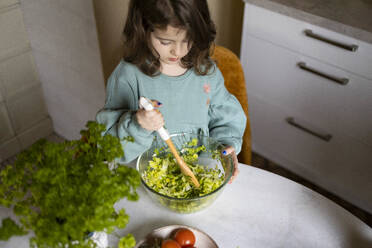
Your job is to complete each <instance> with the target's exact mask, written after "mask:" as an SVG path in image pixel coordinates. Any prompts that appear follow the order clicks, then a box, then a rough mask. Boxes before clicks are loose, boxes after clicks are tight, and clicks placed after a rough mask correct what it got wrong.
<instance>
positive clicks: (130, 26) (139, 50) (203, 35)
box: [123, 0, 216, 76]
mask: <svg viewBox="0 0 372 248" xmlns="http://www.w3.org/2000/svg"><path fill="white" fill-rule="evenodd" d="M168 25H171V26H173V27H178V28H182V29H185V30H186V32H187V38H188V40H189V42H190V44H191V49H190V51H189V52H188V54H187V55H186V56H185V57H183V58H182V60H181V63H182V65H183V66H185V67H186V68H192V67H194V70H195V72H196V73H197V74H199V75H205V74H207V73H208V72H209V69H211V67H212V66H213V63H212V61H211V59H210V53H209V51H210V48H211V45H212V44H213V41H214V39H215V37H216V28H215V25H214V23H213V21H212V20H211V18H210V14H209V9H208V3H207V1H206V0H131V1H130V3H129V10H128V17H127V20H126V23H125V26H124V31H123V34H124V38H125V43H124V60H125V61H127V62H130V63H133V64H135V65H137V66H138V67H139V68H140V70H141V71H142V72H143V73H145V74H147V75H149V76H153V75H156V74H157V73H159V69H160V62H159V59H158V58H157V57H156V56H154V54H153V52H152V45H151V42H150V34H151V32H153V31H154V29H155V28H159V29H165V28H166V27H167V26H168Z"/></svg>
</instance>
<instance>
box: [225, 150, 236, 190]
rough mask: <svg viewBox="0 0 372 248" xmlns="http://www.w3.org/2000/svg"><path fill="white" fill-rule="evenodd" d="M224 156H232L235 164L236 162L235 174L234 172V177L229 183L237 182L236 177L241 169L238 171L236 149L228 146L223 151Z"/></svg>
mask: <svg viewBox="0 0 372 248" xmlns="http://www.w3.org/2000/svg"><path fill="white" fill-rule="evenodd" d="M222 154H223V155H229V154H231V156H232V159H233V162H234V172H233V175H232V177H231V178H230V181H229V183H232V182H233V181H234V180H235V178H236V176H237V175H238V174H239V169H238V164H239V162H238V157H237V156H236V153H235V148H234V147H232V146H228V147H226V148H225V149H224V150H223V151H222Z"/></svg>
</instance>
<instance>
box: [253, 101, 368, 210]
mask: <svg viewBox="0 0 372 248" xmlns="http://www.w3.org/2000/svg"><path fill="white" fill-rule="evenodd" d="M248 99H249V110H250V113H249V114H250V120H251V128H252V141H253V142H252V144H253V149H254V150H255V151H256V152H258V153H260V154H262V155H263V156H265V157H267V158H270V159H271V160H273V161H275V162H277V163H278V164H280V165H282V166H284V167H286V168H287V169H289V170H290V171H293V172H294V173H296V174H298V175H300V176H302V177H304V178H306V179H308V180H309V181H311V182H314V183H315V184H317V185H319V186H320V187H323V188H325V189H327V190H329V191H330V192H333V193H335V194H336V195H339V196H342V197H343V198H344V199H346V200H348V201H350V202H352V203H353V204H355V205H357V206H359V207H361V208H363V209H365V210H367V211H369V212H372V194H371V192H372V180H371V177H370V175H371V174H372V167H371V164H372V157H371V156H370V154H371V149H370V147H368V146H366V145H363V144H362V143H360V142H357V141H355V140H354V139H348V138H346V137H345V136H333V137H332V139H331V140H330V141H329V142H326V141H324V140H322V139H319V138H318V137H316V136H314V135H312V134H309V133H307V132H304V131H303V130H301V129H299V128H296V127H294V126H292V125H290V124H288V122H286V118H287V117H294V119H295V120H296V121H298V122H299V123H301V124H305V125H313V124H311V123H307V122H306V121H305V122H304V121H303V120H301V118H297V116H296V113H295V112H293V111H291V110H289V109H285V108H280V107H278V106H275V105H271V104H269V103H267V102H266V99H261V98H260V97H257V96H255V95H251V94H249V95H248Z"/></svg>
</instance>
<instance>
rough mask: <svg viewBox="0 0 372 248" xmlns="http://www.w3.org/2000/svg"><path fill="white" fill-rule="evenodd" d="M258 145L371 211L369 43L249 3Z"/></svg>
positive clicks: (247, 61)
mask: <svg viewBox="0 0 372 248" xmlns="http://www.w3.org/2000/svg"><path fill="white" fill-rule="evenodd" d="M241 62H242V65H243V68H244V72H245V77H246V84H247V92H248V102H249V114H250V119H251V122H252V124H251V125H252V147H253V150H254V151H255V152H257V153H259V154H262V155H263V156H265V157H267V158H268V159H270V160H273V161H274V162H276V163H278V164H280V165H282V166H283V167H285V168H287V169H289V170H290V171H292V172H294V173H296V174H298V175H300V176H302V177H304V178H306V179H308V180H309V181H311V182H313V183H315V184H317V185H318V186H320V187H322V188H324V189H326V190H328V191H330V192H332V193H334V194H336V195H339V196H341V197H342V198H343V199H346V200H347V201H349V202H351V203H353V204H355V205H357V206H359V207H361V208H363V209H365V210H367V211H368V212H371V213H372V194H371V192H372V156H371V153H372V44H371V43H368V42H364V41H361V40H358V39H356V38H353V37H350V36H346V35H345V34H341V33H337V32H334V31H331V30H328V29H326V28H324V27H319V26H316V25H314V24H310V23H307V22H305V21H303V20H299V19H295V18H293V17H290V16H287V15H284V14H280V13H277V12H274V11H272V10H269V9H266V8H264V7H260V6H257V5H254V4H251V3H249V2H248V1H247V2H246V3H245V12H244V24H243V34H242V44H241Z"/></svg>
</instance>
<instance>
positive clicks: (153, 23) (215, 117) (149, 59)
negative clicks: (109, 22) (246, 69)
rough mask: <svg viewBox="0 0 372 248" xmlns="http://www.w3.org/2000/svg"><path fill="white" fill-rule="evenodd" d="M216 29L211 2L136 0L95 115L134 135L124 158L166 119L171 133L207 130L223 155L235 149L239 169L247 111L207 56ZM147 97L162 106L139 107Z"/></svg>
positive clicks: (109, 127)
mask: <svg viewBox="0 0 372 248" xmlns="http://www.w3.org/2000/svg"><path fill="white" fill-rule="evenodd" d="M215 35H216V30H215V26H214V23H213V22H212V20H211V18H210V14H209V9H208V4H207V1H206V0H131V1H130V5H129V11H128V17H127V20H126V24H125V27H124V37H125V55H124V58H123V59H122V61H121V62H120V63H119V65H118V66H117V67H116V69H115V70H114V72H113V73H112V74H111V76H110V78H109V80H108V84H107V98H106V103H105V106H104V108H103V109H102V110H100V111H99V112H98V114H97V121H98V122H99V123H103V124H105V125H106V133H109V134H111V135H114V136H117V137H119V138H120V139H122V138H124V137H127V136H133V137H134V142H133V143H126V144H125V157H124V158H123V159H122V162H124V163H128V162H130V161H132V160H133V159H135V158H137V156H139V155H140V154H141V153H142V152H144V151H146V150H147V149H148V148H149V147H150V145H151V144H152V141H153V138H154V135H157V133H156V132H155V131H156V130H158V129H159V128H160V127H162V126H163V125H164V123H166V128H167V129H168V131H169V132H170V133H179V132H193V133H201V134H204V135H207V136H208V135H209V136H211V137H213V138H215V139H217V140H219V141H220V142H221V143H222V144H225V145H226V148H225V149H224V151H223V154H225V155H226V154H232V156H233V158H234V165H235V172H234V175H233V178H234V177H235V176H236V175H237V173H238V167H237V166H238V160H237V157H236V154H238V153H239V152H240V149H241V144H242V136H243V133H244V129H245V123H246V117H245V114H244V112H243V109H242V108H241V106H240V104H239V102H238V101H237V99H236V98H235V97H234V96H232V95H231V94H230V93H229V92H228V91H227V90H226V88H225V86H224V79H223V77H222V74H221V72H220V70H219V69H218V68H217V66H216V64H215V63H214V62H213V61H212V60H211V58H210V56H209V55H210V49H211V45H212V43H213V41H214V39H215ZM141 96H144V97H147V98H149V99H154V100H153V103H154V105H155V106H156V107H158V108H157V109H156V110H153V111H145V110H143V109H139V107H138V101H139V98H140V97H141ZM159 110H160V111H159Z"/></svg>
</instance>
